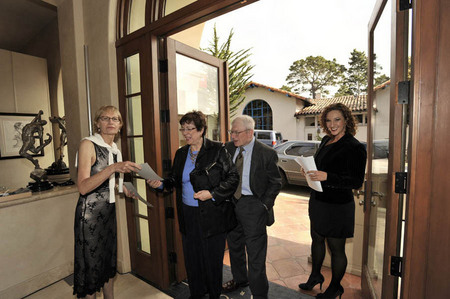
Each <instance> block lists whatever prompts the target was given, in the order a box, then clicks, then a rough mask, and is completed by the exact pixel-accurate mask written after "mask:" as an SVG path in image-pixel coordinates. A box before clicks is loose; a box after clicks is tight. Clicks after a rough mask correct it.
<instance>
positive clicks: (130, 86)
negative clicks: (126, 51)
mask: <svg viewBox="0 0 450 299" xmlns="http://www.w3.org/2000/svg"><path fill="white" fill-rule="evenodd" d="M125 68H126V72H127V73H126V84H127V88H126V93H127V95H128V94H133V93H138V92H140V91H141V75H140V74H141V73H140V67H139V53H138V54H134V55H132V56H130V57H127V58H125Z"/></svg>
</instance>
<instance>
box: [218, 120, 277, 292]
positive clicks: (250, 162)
mask: <svg viewBox="0 0 450 299" xmlns="http://www.w3.org/2000/svg"><path fill="white" fill-rule="evenodd" d="M254 128H255V121H254V120H253V119H252V118H251V117H250V116H247V115H240V116H238V117H236V118H235V119H234V120H233V123H232V125H231V131H230V134H231V139H232V141H231V142H228V143H227V144H226V149H227V150H228V151H229V152H230V154H231V156H232V157H233V162H234V163H235V164H236V168H237V169H238V172H240V177H241V179H240V183H239V187H238V189H237V190H236V193H235V194H234V202H235V212H236V217H237V219H238V225H237V226H236V227H235V228H234V229H233V230H232V231H231V232H229V234H228V237H227V241H228V248H229V252H230V261H231V272H232V274H233V279H232V280H230V281H228V282H226V283H224V284H223V292H224V293H227V292H231V291H234V290H236V289H238V288H240V287H244V286H247V285H249V284H250V290H251V292H252V295H253V298H255V299H256V298H267V293H268V290H269V284H268V281H267V275H266V255H267V230H266V225H272V224H273V222H274V215H273V205H274V202H275V198H276V197H277V195H278V193H279V192H280V189H281V176H280V173H279V171H278V167H277V161H278V156H277V154H276V152H275V150H273V149H272V148H270V147H268V146H267V145H265V144H263V143H261V142H259V141H258V140H256V139H255V138H254V136H253V131H254ZM245 249H247V255H248V271H247V256H246V253H245Z"/></svg>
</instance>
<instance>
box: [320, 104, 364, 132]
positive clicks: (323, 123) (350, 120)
mask: <svg viewBox="0 0 450 299" xmlns="http://www.w3.org/2000/svg"><path fill="white" fill-rule="evenodd" d="M334 110H337V111H340V112H341V113H342V115H343V116H344V120H345V133H349V134H352V135H353V136H355V134H356V120H355V117H354V116H353V115H352V111H351V110H350V108H348V107H347V106H346V105H344V104H342V103H336V104H331V105H328V106H326V107H325V108H324V109H323V111H322V114H321V115H320V117H319V122H320V127H321V128H322V130H323V132H324V133H325V134H327V135H328V136H331V132H330V130H329V129H328V128H327V114H328V113H329V112H331V111H334Z"/></svg>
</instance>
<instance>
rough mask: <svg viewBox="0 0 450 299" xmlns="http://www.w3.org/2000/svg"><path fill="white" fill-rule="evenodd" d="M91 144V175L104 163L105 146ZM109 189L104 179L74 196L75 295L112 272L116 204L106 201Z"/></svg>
mask: <svg viewBox="0 0 450 299" xmlns="http://www.w3.org/2000/svg"><path fill="white" fill-rule="evenodd" d="M94 147H95V153H96V161H95V163H94V165H92V167H91V176H93V175H95V174H96V173H98V172H100V171H101V170H102V169H104V168H105V167H107V166H108V153H109V152H108V149H107V148H105V147H101V146H99V145H97V144H95V143H94ZM115 158H116V157H114V159H115ZM109 192H110V190H109V184H108V180H106V181H105V182H103V183H102V184H101V185H100V186H99V187H97V188H96V189H95V190H93V191H91V192H90V193H88V194H86V195H81V194H80V197H79V199H78V204H77V207H76V210H75V226H74V230H75V259H74V268H75V269H74V287H73V293H74V294H76V295H77V297H85V296H86V295H92V294H94V293H95V292H97V291H99V290H100V288H101V287H103V285H104V284H105V282H107V281H108V280H109V279H110V278H112V277H114V276H115V274H116V264H117V229H116V207H115V204H114V203H109ZM113 192H114V191H113Z"/></svg>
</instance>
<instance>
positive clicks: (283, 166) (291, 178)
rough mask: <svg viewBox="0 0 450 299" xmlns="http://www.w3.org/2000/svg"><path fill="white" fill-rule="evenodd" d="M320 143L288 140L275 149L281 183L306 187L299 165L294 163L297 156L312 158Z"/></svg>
mask: <svg viewBox="0 0 450 299" xmlns="http://www.w3.org/2000/svg"><path fill="white" fill-rule="evenodd" d="M319 145H320V141H312V140H308V141H301V140H290V141H286V142H284V143H282V144H280V145H279V146H277V147H275V150H276V151H277V154H278V168H279V169H280V174H281V183H282V186H283V187H284V186H285V185H286V184H294V185H300V186H308V183H307V182H306V178H305V176H304V175H303V174H302V173H301V171H300V165H299V164H298V163H297V162H296V161H295V158H296V157H299V156H304V157H308V156H313V155H314V154H315V153H316V151H317V149H318V148H319Z"/></svg>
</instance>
